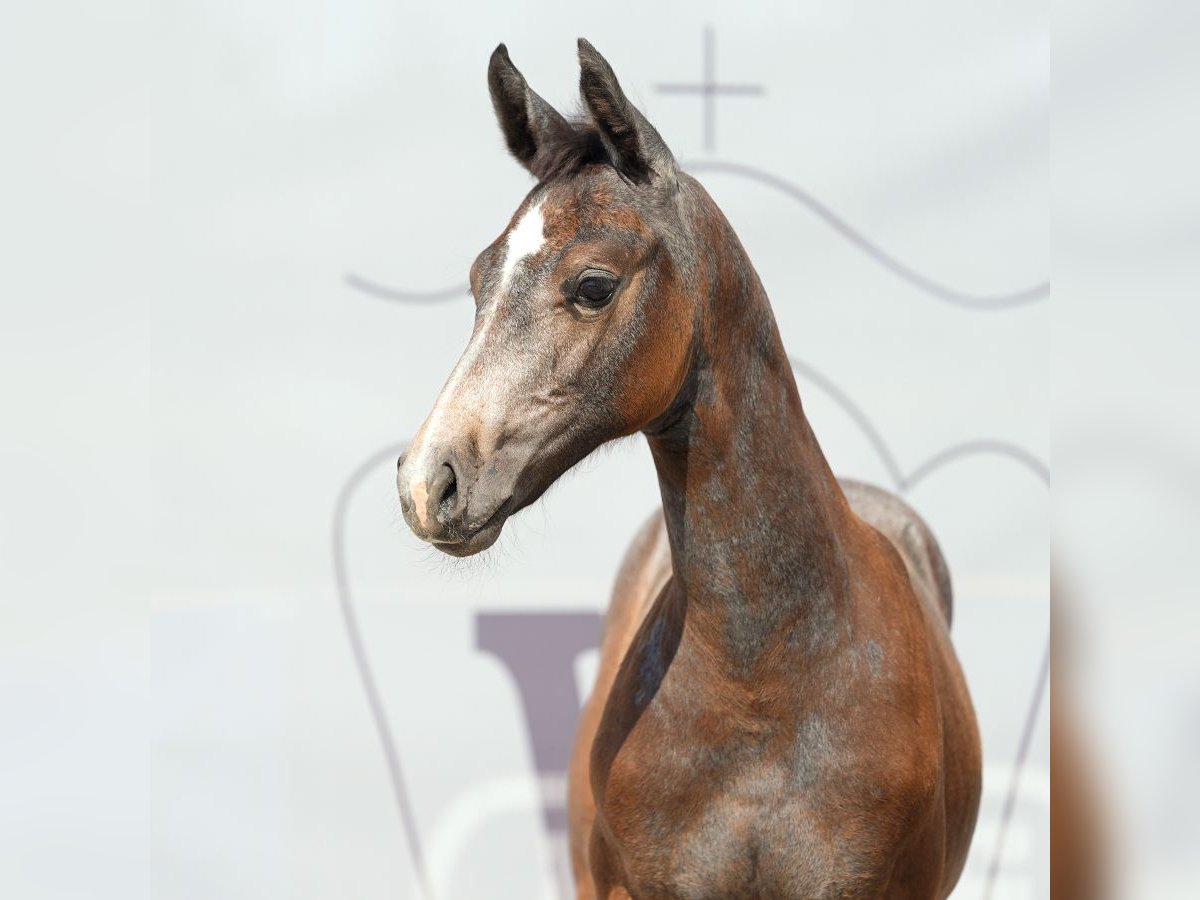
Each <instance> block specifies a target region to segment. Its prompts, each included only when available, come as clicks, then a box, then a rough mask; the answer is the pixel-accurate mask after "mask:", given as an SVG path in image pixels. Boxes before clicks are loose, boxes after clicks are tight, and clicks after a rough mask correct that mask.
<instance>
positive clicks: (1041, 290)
mask: <svg viewBox="0 0 1200 900" xmlns="http://www.w3.org/2000/svg"><path fill="white" fill-rule="evenodd" d="M685 168H687V169H689V170H690V171H692V172H716V173H722V174H727V175H740V176H741V177H743V178H749V179H750V180H751V181H757V182H758V183H759V184H763V185H766V186H767V187H770V188H774V189H775V190H777V191H779V192H780V193H781V194H784V195H786V196H788V197H791V198H792V199H793V200H795V201H796V202H798V203H800V204H801V205H803V206H806V207H808V209H810V210H812V212H814V213H816V215H817V216H818V217H819V218H820V219H821V220H822V221H824V222H825V224H827V225H828V226H829V227H831V228H832V229H833V230H834V231H836V232H837V233H838V234H840V235H841V236H842V237H844V238H845V239H846V240H847V241H849V242H850V243H851V244H853V245H854V246H855V247H857V248H858V249H859V250H861V251H862V252H863V253H865V254H866V255H867V256H869V257H870V258H871V259H873V260H875V262H877V263H879V265H881V266H883V267H884V268H885V269H887V270H888V271H890V272H891V273H892V274H893V275H895V276H896V277H898V278H900V279H901V280H903V281H907V282H908V283H909V284H911V285H913V286H914V287H916V288H917V289H919V290H922V291H924V292H925V293H927V294H929V295H930V296H933V297H936V298H937V299H939V300H944V301H945V302H946V303H950V304H953V305H954V306H961V307H964V308H966V309H973V310H980V311H986V310H997V309H1011V308H1013V307H1014V306H1023V305H1024V304H1027V303H1033V302H1035V301H1037V300H1041V299H1043V298H1044V297H1047V296H1048V295H1049V294H1050V282H1049V281H1042V282H1039V283H1038V284H1034V285H1030V286H1029V287H1026V288H1021V289H1020V290H1017V291H1012V292H1010V293H1006V294H971V293H968V292H966V291H960V290H957V289H955V288H952V287H949V286H947V285H945V284H942V283H941V282H940V281H936V280H934V279H933V278H930V277H929V276H928V275H923V274H922V273H920V272H918V271H917V270H916V269H913V268H912V267H911V266H907V265H905V264H904V263H902V262H900V260H898V259H896V257H894V256H892V255H891V254H890V253H888V252H887V251H885V250H884V249H883V248H882V247H880V246H879V245H878V244H876V243H875V242H874V241H871V240H869V239H868V238H867V237H866V235H864V234H863V233H862V232H861V231H859V230H858V229H856V228H853V227H852V226H851V225H850V224H849V223H847V222H846V220H845V219H843V218H842V217H841V216H839V215H838V214H837V213H835V212H834V211H833V210H832V209H830V208H829V207H828V206H826V205H825V204H824V203H822V202H821V201H820V200H818V199H817V198H816V197H814V196H813V195H812V194H810V193H809V192H808V191H806V190H804V189H803V188H801V187H798V186H797V185H795V184H792V183H791V182H790V181H787V180H785V179H783V178H780V177H779V176H778V175H772V174H771V173H770V172H764V171H763V170H762V169H756V168H754V167H753V166H746V165H742V164H741V163H734V162H723V161H721V160H715V159H714V160H698V161H696V162H691V163H687V164H686V165H685Z"/></svg>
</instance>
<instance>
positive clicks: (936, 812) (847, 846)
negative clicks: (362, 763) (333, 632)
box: [397, 40, 980, 900]
mask: <svg viewBox="0 0 1200 900" xmlns="http://www.w3.org/2000/svg"><path fill="white" fill-rule="evenodd" d="M579 62H580V67H581V78H580V90H581V94H582V99H583V107H584V109H585V111H586V115H585V117H583V118H581V119H580V120H578V121H575V120H568V119H567V118H565V117H563V116H562V115H560V114H559V113H558V112H557V111H556V110H555V109H554V108H553V107H551V106H550V105H549V104H548V103H546V101H545V100H543V99H542V98H541V97H540V96H538V95H537V94H536V93H534V92H533V91H532V90H530V89H529V87H528V85H527V84H526V82H525V79H524V78H523V77H522V76H521V74H520V73H519V72H518V71H517V69H516V68H515V67H514V66H513V64H512V62H511V61H510V59H509V56H508V52H507V51H506V49H505V48H504V46H503V45H501V46H500V47H498V48H497V49H496V51H495V53H493V54H492V58H491V63H490V66H489V69H488V84H489V87H490V89H491V96H492V101H493V105H494V106H495V110H496V115H497V117H498V119H499V122H500V127H501V129H502V131H503V133H504V138H505V141H506V143H507V145H508V148H509V149H510V150H511V151H512V153H513V155H514V156H515V157H516V158H517V160H518V161H520V162H521V163H522V164H523V165H524V166H525V167H526V168H527V169H528V170H529V171H530V172H531V173H532V174H533V176H534V177H535V178H536V179H537V185H536V186H535V187H534V188H533V190H532V191H530V193H529V195H528V196H527V197H526V198H525V200H524V201H523V202H522V203H521V205H520V207H519V208H518V209H517V211H516V213H515V214H514V215H513V217H512V220H511V221H510V222H509V223H508V225H507V227H506V228H505V229H504V231H503V232H502V233H501V235H500V236H499V237H498V238H497V239H496V240H495V241H494V242H493V243H492V244H491V245H490V246H489V247H487V248H486V249H484V251H483V252H482V253H480V254H479V256H478V257H477V258H476V260H475V262H474V264H473V265H472V267H471V291H472V294H473V296H474V299H475V305H476V318H475V327H474V331H473V333H472V335H471V339H470V342H469V343H468V344H467V348H466V350H465V351H464V353H463V355H462V357H461V359H460V360H459V361H458V364H457V365H456V366H455V368H454V370H453V372H452V373H451V374H450V377H449V379H448V380H447V382H446V385H445V387H444V388H443V389H442V392H441V394H440V395H439V396H438V399H437V402H436V403H435V405H434V408H433V411H432V412H431V413H430V414H429V417H428V418H427V419H426V420H425V423H424V424H423V425H422V426H421V428H420V430H419V431H418V432H417V435H416V437H415V438H414V439H413V441H412V443H411V445H410V446H409V448H408V450H407V451H406V452H405V454H404V456H402V457H401V459H400V464H399V471H398V477H397V483H398V486H399V493H400V502H401V506H402V508H403V511H404V516H405V519H406V520H407V522H408V524H409V525H410V527H411V528H412V530H413V531H414V532H415V533H416V534H417V535H418V536H419V537H421V538H423V539H425V540H427V541H429V542H430V543H432V544H434V545H435V546H436V547H438V548H440V549H441V550H444V551H445V552H447V553H451V554H454V555H457V556H466V555H470V554H473V553H478V552H480V551H482V550H485V549H486V548H488V547H489V546H491V545H492V544H493V543H494V542H495V540H496V538H497V537H498V536H499V534H500V531H501V529H502V528H503V527H504V523H505V521H506V520H507V519H508V517H509V516H511V515H513V514H514V513H516V512H517V511H519V510H520V509H522V508H523V507H525V506H528V505H529V504H531V503H533V502H534V501H536V500H537V499H538V498H539V497H540V496H541V495H542V493H543V492H544V491H545V490H546V489H547V488H548V487H549V486H550V485H551V484H552V483H553V482H554V481H555V480H556V479H557V478H558V477H559V476H560V475H562V474H563V473H564V472H565V471H567V470H568V469H569V468H571V467H572V466H573V465H574V464H575V463H577V462H579V461H580V460H581V459H583V458H584V457H585V456H587V455H588V454H589V453H591V452H592V451H593V450H594V449H596V448H597V447H598V446H600V445H601V444H603V443H605V442H607V441H610V440H613V439H615V438H618V437H622V436H625V435H629V434H632V433H634V432H639V431H640V432H642V433H643V434H644V435H645V436H646V439H647V440H648V442H649V445H650V450H651V453H652V456H653V459H654V464H655V466H656V468H657V471H658V480H659V485H660V488H661V495H662V510H661V512H659V513H656V514H655V516H654V517H653V518H652V519H651V520H650V521H649V522H648V523H647V524H646V525H645V526H644V527H643V528H642V530H641V532H640V533H639V534H638V536H637V537H636V539H635V540H634V543H633V545H632V547H631V548H630V550H629V553H628V555H627V557H626V560H625V562H624V563H623V565H622V568H621V571H620V573H619V575H618V577H617V583H616V588H615V591H614V595H613V599H612V604H611V607H610V609H609V613H608V617H607V621H606V625H605V630H604V636H603V641H602V645H601V660H600V666H599V670H598V675H597V679H596V684H595V686H594V689H593V691H592V694H591V697H590V699H589V700H588V702H587V703H586V705H585V707H584V712H583V715H582V718H581V721H580V725H579V731H578V737H577V742H576V749H575V752H574V756H573V760H572V765H571V772H570V783H569V800H568V802H569V814H570V829H571V856H572V865H573V867H574V871H575V875H576V881H577V886H578V896H579V897H580V898H598V900H609V898H638V900H643V898H687V900H710V898H711V900H716V898H731V897H772V898H776V897H788V898H815V897H905V898H926V897H936V898H941V897H945V896H946V895H947V894H949V892H950V890H951V889H952V888H953V887H954V885H955V882H956V881H957V880H958V877H959V874H960V872H961V871H962V866H963V862H964V859H965V857H966V854H967V848H968V845H969V844H970V840H971V835H972V832H973V830H974V827H975V818H976V813H977V810H978V805H979V792H980V746H979V735H978V729H977V726H976V723H975V716H974V712H973V710H972V707H971V701H970V698H969V696H968V693H967V689H966V685H965V682H964V680H963V676H962V672H961V670H960V668H959V664H958V661H957V659H956V658H955V655H954V650H953V648H952V647H951V644H950V636H949V625H950V614H951V597H950V584H949V577H948V574H947V570H946V566H945V563H944V561H943V559H942V555H941V553H940V551H939V550H938V547H937V543H936V542H935V540H934V538H933V536H932V534H931V533H930V531H929V529H928V528H927V527H926V526H925V524H924V523H923V522H922V521H921V519H920V518H919V517H918V516H917V515H916V514H915V513H914V512H913V511H912V510H911V509H909V508H908V506H906V505H905V504H904V503H903V502H902V501H900V500H899V499H897V498H896V497H894V496H892V495H890V494H888V493H887V492H885V491H882V490H880V489H877V488H873V487H869V486H867V485H862V484H857V483H853V482H841V483H839V482H838V480H837V479H836V478H835V477H834V475H833V474H832V472H831V471H830V468H829V465H828V464H827V462H826V460H825V457H824V455H823V454H822V452H821V449H820V447H819V446H818V444H817V441H816V438H815V437H814V436H813V433H812V430H811V429H810V427H809V424H808V421H807V419H806V418H805V415H804V411H803V409H802V407H801V403H800V397H799V395H798V393H797V390H796V383H795V380H794V378H793V376H792V371H791V367H790V365H789V362H788V357H787V354H786V353H785V352H784V348H783V343H782V341H781V339H780V336H779V331H778V328H777V327H776V324H775V320H774V317H773V315H772V313H771V308H770V305H769V303H768V301H767V297H766V293H765V292H764V290H763V287H762V284H761V283H760V281H759V279H758V276H757V274H756V273H755V271H754V268H753V266H752V265H751V264H750V261H749V260H748V259H747V257H746V253H745V251H744V250H743V249H742V246H741V244H740V243H739V241H738V238H737V236H736V235H735V234H734V232H733V229H732V228H731V227H730V225H729V223H728V221H726V219H725V217H724V216H723V215H722V214H721V212H720V210H719V209H718V208H717V206H716V204H714V203H713V201H712V199H711V198H710V197H709V196H708V194H707V193H706V192H705V190H704V188H703V187H701V186H700V184H699V183H698V182H697V181H696V180H695V179H693V178H691V177H689V176H688V175H687V174H685V173H684V172H682V171H681V170H680V169H679V167H678V165H677V164H676V162H675V160H674V158H673V157H672V155H671V152H670V151H669V150H668V149H667V146H666V144H664V142H663V140H662V138H661V137H660V136H659V134H658V132H657V131H656V130H655V129H654V128H653V127H652V126H651V125H650V123H649V122H648V121H646V119H645V118H644V116H643V115H642V114H641V113H640V112H639V111H638V110H637V109H636V108H635V107H634V106H633V105H632V104H631V103H630V102H629V100H628V99H627V98H626V97H625V94H624V93H623V92H622V90H621V87H620V85H619V84H618V82H617V79H616V76H615V75H614V74H613V71H612V69H611V68H610V67H609V65H608V63H607V62H606V61H605V60H604V58H603V57H602V56H600V54H599V53H598V52H597V51H596V50H595V49H594V48H593V47H592V46H591V45H590V44H588V43H587V42H586V41H583V40H581V41H580V42H579Z"/></svg>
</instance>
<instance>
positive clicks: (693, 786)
mask: <svg viewBox="0 0 1200 900" xmlns="http://www.w3.org/2000/svg"><path fill="white" fill-rule="evenodd" d="M629 749H631V750H636V749H637V748H636V745H635V746H634V747H631V748H629ZM641 749H642V750H644V751H647V753H645V754H643V753H641V752H638V753H637V754H636V755H637V757H639V760H640V761H638V762H636V763H632V761H631V763H632V765H630V766H628V767H627V766H626V765H624V764H623V763H622V761H617V762H616V765H614V767H613V769H612V771H611V772H610V778H609V782H608V789H607V791H606V795H607V797H606V799H609V800H611V801H612V802H609V803H605V804H603V805H602V808H601V811H600V814H601V815H602V816H603V817H604V819H605V825H606V826H607V827H606V829H605V830H606V831H607V833H608V834H609V835H611V840H612V842H613V846H612V848H611V849H612V850H613V851H614V852H615V855H616V857H617V858H618V859H619V860H620V862H619V865H618V868H619V870H620V871H621V872H622V876H623V882H624V884H625V887H626V888H627V889H628V890H629V892H630V893H631V894H632V896H634V897H637V898H639V900H640V898H660V897H661V898H668V897H669V898H678V900H718V898H729V897H780V898H783V897H788V898H794V897H805V898H819V897H858V896H863V897H869V896H879V893H880V890H881V884H882V880H885V879H886V873H887V871H888V868H889V866H888V864H887V861H888V859H889V858H890V852H889V851H890V849H891V848H890V846H889V845H890V841H891V837H890V836H885V835H882V834H876V833H872V832H871V831H870V830H869V829H867V830H863V831H860V832H858V833H854V834H847V833H846V831H845V829H844V825H845V817H844V816H842V817H841V818H840V819H839V818H838V817H836V816H834V815H830V814H829V811H828V810H824V809H822V808H821V804H823V803H825V802H829V801H830V800H831V799H832V798H833V796H835V795H836V794H837V790H836V789H834V790H832V791H831V790H829V789H828V788H827V787H826V788H825V789H822V788H819V787H818V785H817V782H819V781H822V780H827V779H829V778H830V777H832V775H831V772H830V771H822V769H823V767H824V765H825V764H824V763H822V762H821V761H820V760H813V759H810V760H809V761H808V762H802V761H798V760H797V759H796V758H795V757H793V756H791V755H787V756H786V757H784V756H781V755H780V754H778V753H777V752H774V751H775V749H776V748H769V747H764V748H752V747H743V748H739V749H738V750H734V751H727V752H726V753H725V754H722V755H724V757H725V758H724V759H723V760H722V761H723V762H724V763H725V765H723V766H716V765H715V763H717V762H718V760H717V759H715V758H713V753H712V752H710V754H708V758H705V755H704V754H701V755H697V754H694V753H685V754H672V753H667V752H663V751H662V750H661V748H660V750H659V751H658V753H657V754H655V755H653V756H651V755H650V754H649V753H648V751H649V749H650V748H649V747H643V748H641ZM714 752H715V751H714ZM814 753H817V754H819V753H820V748H817V749H816V750H815V751H814ZM733 772H736V775H734V774H731V773H733Z"/></svg>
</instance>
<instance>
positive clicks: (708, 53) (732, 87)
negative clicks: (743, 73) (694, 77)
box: [655, 26, 765, 153]
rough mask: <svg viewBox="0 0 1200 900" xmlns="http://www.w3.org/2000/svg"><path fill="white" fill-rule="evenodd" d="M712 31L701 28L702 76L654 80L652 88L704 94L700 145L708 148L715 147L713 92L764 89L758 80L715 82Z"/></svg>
mask: <svg viewBox="0 0 1200 900" xmlns="http://www.w3.org/2000/svg"><path fill="white" fill-rule="evenodd" d="M716 42H717V39H716V35H714V34H713V30H712V27H711V26H705V28H704V57H703V63H702V65H703V68H704V78H703V80H702V81H701V82H700V83H699V84H695V83H693V84H680V83H673V84H658V85H655V90H658V91H662V92H663V93H664V94H700V95H701V96H702V97H703V98H704V149H705V150H706V151H708V152H710V153H711V152H712V150H713V149H714V148H715V147H716V143H717V139H716V114H717V94H736V95H739V96H743V97H745V96H750V95H761V94H763V93H765V91H764V90H763V86H762V85H761V84H719V83H718V82H717V59H716Z"/></svg>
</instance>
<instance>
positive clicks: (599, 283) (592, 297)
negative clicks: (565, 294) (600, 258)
mask: <svg viewBox="0 0 1200 900" xmlns="http://www.w3.org/2000/svg"><path fill="white" fill-rule="evenodd" d="M616 289H617V279H615V278H613V277H612V276H611V275H600V274H598V273H593V274H588V275H585V276H583V278H581V279H579V284H577V285H576V286H575V299H576V300H577V301H578V302H579V303H580V305H582V306H586V307H588V308H590V309H599V308H600V307H601V306H604V305H605V304H606V303H608V301H609V300H611V299H612V296H613V292H614V291H616Z"/></svg>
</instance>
